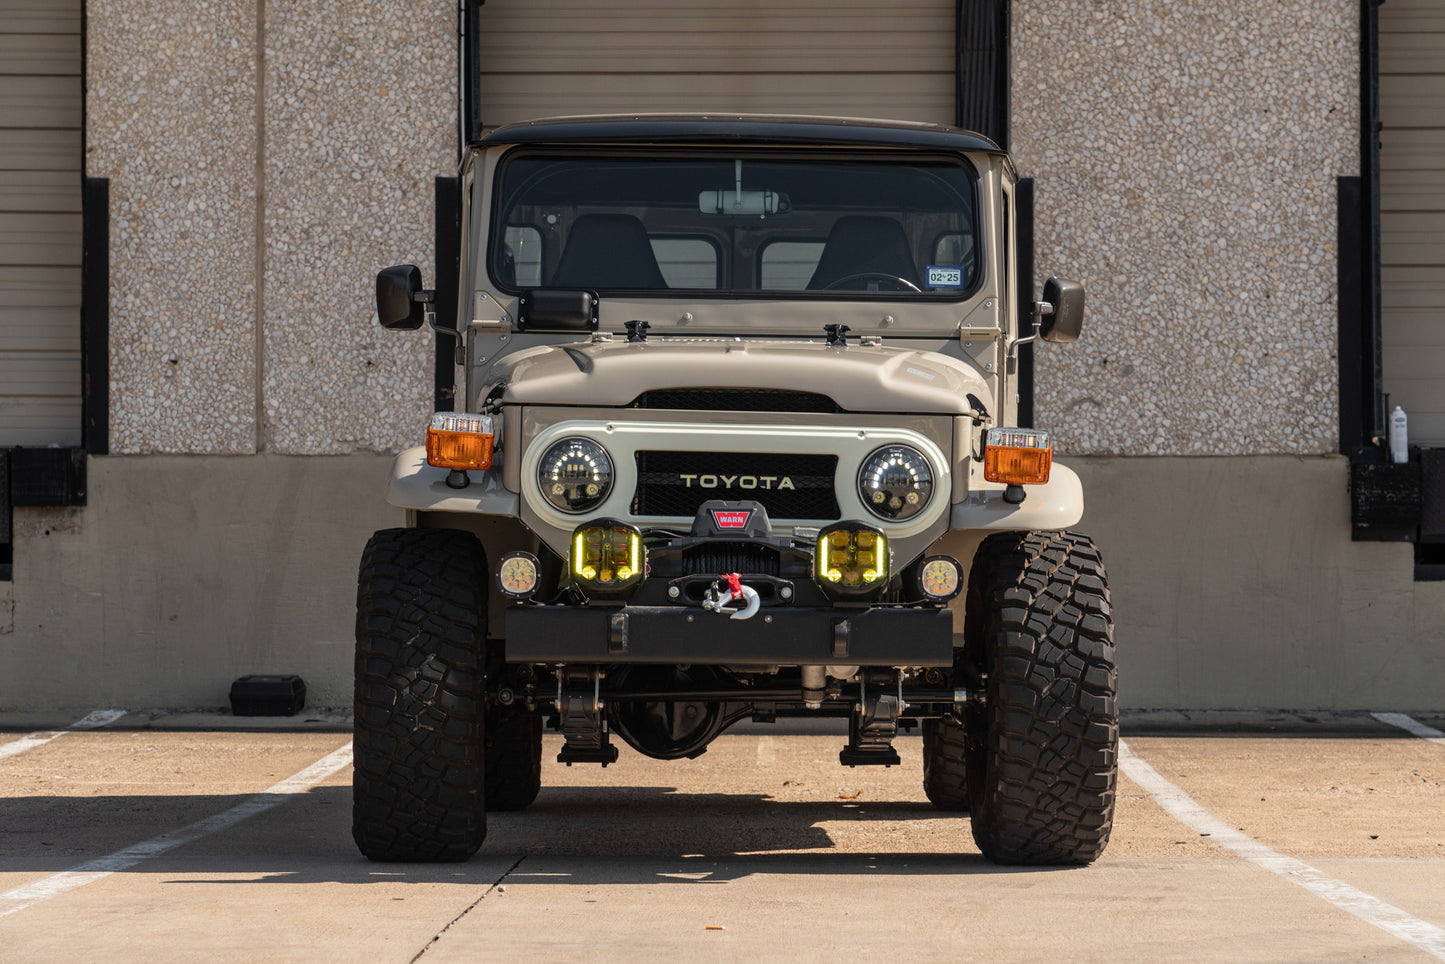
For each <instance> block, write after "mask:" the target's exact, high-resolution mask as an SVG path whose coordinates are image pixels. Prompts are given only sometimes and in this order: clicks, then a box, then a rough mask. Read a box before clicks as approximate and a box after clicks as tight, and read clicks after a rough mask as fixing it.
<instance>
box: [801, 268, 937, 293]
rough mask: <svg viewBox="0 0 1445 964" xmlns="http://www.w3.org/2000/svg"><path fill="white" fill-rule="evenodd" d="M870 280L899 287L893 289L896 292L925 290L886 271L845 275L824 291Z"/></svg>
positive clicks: (826, 286)
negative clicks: (853, 282)
mask: <svg viewBox="0 0 1445 964" xmlns="http://www.w3.org/2000/svg"><path fill="white" fill-rule="evenodd" d="M869 280H872V281H886V282H888V283H889V284H892V285H897V287H896V288H894V289H892V290H895V291H919V292H921V291H922V290H923V289H921V288H919V287H918V285H916V284H914V283H913V282H911V281H909V280H908V279H907V278H900V277H899V276H898V275H896V274H889V273H887V272H886V271H860V272H858V273H857V274H850V275H844V276H843V277H841V278H839V279H837V280H836V281H832V282H829V283H828V284H825V285H824V286H823V290H824V291H833V290H835V289H838V288H842V287H843V286H844V285H846V284H847V283H848V282H850V281H869ZM859 290H862V289H859Z"/></svg>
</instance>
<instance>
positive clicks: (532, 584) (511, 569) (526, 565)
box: [497, 551, 538, 599]
mask: <svg viewBox="0 0 1445 964" xmlns="http://www.w3.org/2000/svg"><path fill="white" fill-rule="evenodd" d="M537 570H538V565H537V557H536V556H534V555H532V554H531V553H530V552H522V551H517V552H509V553H507V554H506V555H505V556H503V557H502V562H501V564H500V565H498V566H497V585H498V586H499V587H500V588H501V590H502V595H504V596H506V597H508V598H509V599H530V598H531V596H532V594H533V593H534V592H536V591H537Z"/></svg>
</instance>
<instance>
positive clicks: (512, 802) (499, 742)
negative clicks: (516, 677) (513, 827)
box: [486, 709, 542, 810]
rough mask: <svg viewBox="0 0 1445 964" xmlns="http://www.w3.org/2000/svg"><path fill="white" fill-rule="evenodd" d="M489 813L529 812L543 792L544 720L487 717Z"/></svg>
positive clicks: (516, 715) (506, 713) (494, 714)
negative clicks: (528, 809) (506, 811)
mask: <svg viewBox="0 0 1445 964" xmlns="http://www.w3.org/2000/svg"><path fill="white" fill-rule="evenodd" d="M486 786H487V795H486V801H487V809H488V810H525V809H527V807H529V806H531V805H532V801H533V800H535V799H537V791H538V790H540V789H541V788H542V718H541V717H540V716H532V715H528V714H523V713H515V712H510V711H508V710H505V709H499V710H495V711H493V712H491V713H488V714H487V779H486Z"/></svg>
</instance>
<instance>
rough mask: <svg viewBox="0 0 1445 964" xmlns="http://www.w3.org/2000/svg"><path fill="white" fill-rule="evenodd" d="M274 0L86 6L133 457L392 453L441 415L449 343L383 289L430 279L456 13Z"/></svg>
mask: <svg viewBox="0 0 1445 964" xmlns="http://www.w3.org/2000/svg"><path fill="white" fill-rule="evenodd" d="M257 3H258V0H221V2H218V3H216V4H208V5H206V7H205V8H204V11H202V10H200V9H199V8H197V7H196V6H195V5H194V4H188V3H181V2H178V0H111V2H106V3H95V2H92V3H89V4H88V5H87V14H88V17H89V24H88V28H87V58H88V59H87V128H86V136H87V164H86V170H87V173H88V174H89V175H90V176H92V177H106V178H110V182H111V185H110V186H111V305H110V308H111V376H110V377H111V399H110V400H111V413H110V424H111V451H112V453H115V454H139V453H186V454H196V455H200V454H250V453H254V452H257V451H270V452H277V453H290V454H331V453H344V452H355V451H387V450H392V449H396V448H400V447H402V446H403V445H404V444H409V443H410V441H411V440H412V439H414V438H415V437H416V435H417V433H418V432H419V431H420V429H419V426H420V425H422V424H423V420H424V419H425V417H426V414H427V411H428V407H427V406H428V404H429V399H430V394H431V390H430V370H431V369H430V365H429V363H428V358H429V353H430V342H429V340H428V339H427V338H426V337H424V336H422V335H416V336H411V337H408V336H406V335H398V334H393V333H388V332H384V331H382V330H381V329H379V328H378V327H377V326H376V324H375V310H374V308H373V306H372V291H373V288H372V285H373V277H374V272H375V270H376V269H377V268H378V267H382V266H384V265H387V264H393V263H398V262H415V263H417V264H419V265H421V266H422V268H423V271H424V273H425V275H426V277H427V279H428V280H429V281H430V280H432V279H433V278H434V272H433V268H432V263H431V253H432V248H433V235H432V230H433V229H432V225H433V179H434V178H435V177H436V176H438V175H447V174H451V173H453V171H454V167H455V157H456V134H455V127H454V120H453V119H454V117H455V111H456V107H455V104H456V99H455V98H456V79H455V64H456V35H455V23H456V11H455V5H454V4H453V3H449V2H442V0H426V2H422V3H409V4H367V5H360V6H358V5H354V4H343V3H338V2H301V0H272V2H270V3H265V4H264V7H258V5H257Z"/></svg>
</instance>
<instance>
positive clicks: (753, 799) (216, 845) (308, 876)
mask: <svg viewBox="0 0 1445 964" xmlns="http://www.w3.org/2000/svg"><path fill="white" fill-rule="evenodd" d="M248 799H251V798H249V797H245V796H234V797H231V796H220V795H213V796H196V797H172V796H134V797H128V796H97V797H84V798H78V797H63V796H62V797H56V796H34V797H20V798H16V797H10V798H0V826H3V827H4V828H5V829H4V831H3V836H4V838H5V846H4V847H3V848H0V874H22V875H34V874H51V873H58V872H63V871H73V870H76V869H79V868H81V867H82V865H84V864H86V863H87V861H93V860H97V859H99V858H103V857H107V856H109V855H113V854H115V853H117V852H119V851H122V850H124V849H125V848H127V847H133V846H134V845H136V844H139V843H141V842H142V841H148V840H153V839H155V838H156V837H158V836H160V835H163V834H166V833H174V832H176V831H179V830H181V829H183V828H185V827H187V826H189V825H190V824H192V823H194V822H195V821H197V820H202V819H205V818H207V817H209V816H211V815H213V814H217V813H220V812H223V811H225V810H227V809H229V808H230V807H232V806H235V805H237V804H239V803H242V802H243V801H246V800H248ZM350 813H351V792H350V789H349V788H347V787H338V786H326V787H318V788H313V789H312V790H310V791H308V792H306V793H303V794H297V795H296V796H295V797H292V798H289V799H288V800H287V801H286V802H284V803H283V804H281V805H280V806H277V807H275V808H274V809H272V810H269V811H267V812H265V813H263V814H259V815H257V816H254V817H251V818H250V819H248V820H245V821H243V822H241V823H239V824H237V825H236V826H235V827H232V828H230V829H228V830H226V831H223V832H220V833H216V834H214V835H211V836H205V837H200V838H199V839H196V840H194V841H191V842H189V843H185V844H183V845H181V846H178V847H176V848H175V849H173V850H169V851H166V852H163V853H159V854H157V855H156V856H154V857H150V858H149V859H144V860H140V861H138V862H136V863H134V864H133V865H131V866H129V867H126V868H124V870H123V871H121V872H123V873H127V874H155V875H169V876H173V877H175V878H177V879H176V883H177V884H194V883H206V884H255V883H257V882H269V883H317V882H331V883H349V884H382V883H387V884H395V883H456V884H463V885H467V886H483V887H487V888H490V887H492V886H494V885H496V884H498V883H502V882H503V881H505V882H507V883H527V884H548V885H558V884H565V885H576V884H584V885H595V884H601V883H656V884H664V883H666V884H686V883H718V882H725V881H728V880H736V879H739V878H742V877H747V876H749V875H752V874H773V873H793V874H863V875H866V874H892V875H905V876H906V875H919V874H930V875H931V874H1011V873H1021V872H1027V873H1034V872H1038V871H1037V870H1036V869H1033V868H1008V867H999V866H996V865H994V864H991V863H989V862H988V861H987V860H985V859H984V857H983V856H982V855H981V854H979V853H978V852H977V849H976V848H975V847H974V845H973V841H972V837H971V835H970V832H969V823H968V818H967V817H966V816H965V815H957V814H945V813H940V812H939V811H936V810H934V809H933V808H932V807H930V806H928V805H927V804H918V803H908V802H905V803H892V802H886V801H883V802H869V801H859V800H829V801H818V802H810V801H802V802H799V801H779V800H774V799H771V798H769V797H766V796H762V795H758V794H718V793H705V794H689V793H679V792H677V791H676V790H675V789H674V788H672V787H611V788H546V789H544V790H543V791H542V793H541V794H540V795H539V796H538V799H537V801H536V803H535V804H533V806H532V807H531V808H529V809H528V810H527V811H523V812H519V813H493V814H489V815H488V835H487V840H486V843H485V844H484V846H483V847H482V849H481V851H480V852H479V853H478V854H477V856H475V857H474V858H472V860H471V861H468V862H466V863H460V864H420V863H397V864H379V863H372V862H370V861H367V860H366V859H365V858H363V857H362V856H361V855H360V854H359V853H358V852H357V850H356V848H355V845H354V844H353V843H352V840H351V833H350ZM1044 869H1045V870H1047V869H1048V868H1044Z"/></svg>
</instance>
